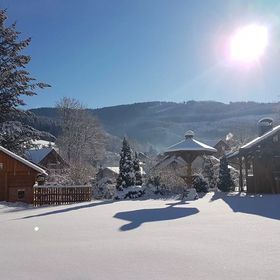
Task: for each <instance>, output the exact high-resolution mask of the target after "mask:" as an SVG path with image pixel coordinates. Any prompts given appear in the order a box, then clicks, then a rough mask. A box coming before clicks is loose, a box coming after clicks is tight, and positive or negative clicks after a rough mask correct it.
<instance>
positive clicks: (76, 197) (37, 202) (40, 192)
mask: <svg viewBox="0 0 280 280" xmlns="http://www.w3.org/2000/svg"><path fill="white" fill-rule="evenodd" d="M91 197H92V187H91V186H89V185H82V186H34V198H33V204H34V206H41V205H61V204H70V203H75V202H83V201H90V200H91Z"/></svg>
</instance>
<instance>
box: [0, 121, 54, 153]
mask: <svg viewBox="0 0 280 280" xmlns="http://www.w3.org/2000/svg"><path fill="white" fill-rule="evenodd" d="M38 139H46V140H49V141H54V140H55V137H54V136H52V135H51V134H49V133H47V132H44V131H38V130H37V129H35V128H33V127H31V126H29V125H23V124H22V123H21V122H17V121H7V122H3V123H0V145H1V146H3V147H5V148H6V149H8V150H9V151H12V152H14V153H16V154H18V155H20V156H23V155H24V153H25V150H27V149H30V148H33V147H34V146H36V145H35V144H34V143H33V142H32V141H31V140H38Z"/></svg>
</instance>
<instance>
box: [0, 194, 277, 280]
mask: <svg viewBox="0 0 280 280" xmlns="http://www.w3.org/2000/svg"><path fill="white" fill-rule="evenodd" d="M279 260H280V196H279V195H275V196H273V195H266V196H254V197H250V196H247V197H244V196H239V195H235V196H225V195H223V194H220V193H216V194H214V193H208V194H207V195H205V196H204V197H203V198H201V199H199V200H196V201H191V202H186V203H183V202H180V201H176V200H172V199H167V200H163V199H158V200H142V201H141V200H136V201H119V202H113V203H112V202H101V201H92V202H87V203H79V204H73V205H67V206H56V207H43V208H33V207H28V208H26V206H17V205H14V204H7V203H3V202H2V203H1V202H0V279H3V280H9V279H13V280H14V279H15V280H16V279H26V280H32V279H36V280H38V279H40V280H42V279H51V280H53V279H75V280H80V279H81V280H83V279H94V280H99V279H104V280H105V279H106V280H108V279H114V280H115V279H122V280H123V279H127V280H130V279H132V280H134V279H147V280H151V279H160V280H164V279H172V280H173V279H191V280H193V279H194V280H199V279H203V280H211V279H215V280H218V279H223V280H231V279H235V280H236V279H246V280H247V279H252V280H253V279H254V280H256V279H262V280H264V279H270V280H272V279H280V263H279Z"/></svg>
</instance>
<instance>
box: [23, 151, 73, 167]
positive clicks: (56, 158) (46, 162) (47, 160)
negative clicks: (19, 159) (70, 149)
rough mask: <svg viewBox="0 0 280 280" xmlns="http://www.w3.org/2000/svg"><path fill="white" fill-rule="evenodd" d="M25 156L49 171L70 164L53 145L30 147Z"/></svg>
mask: <svg viewBox="0 0 280 280" xmlns="http://www.w3.org/2000/svg"><path fill="white" fill-rule="evenodd" d="M25 158H26V159H28V160H29V161H31V162H33V163H35V164H36V165H39V166H41V167H43V168H46V169H47V170H49V171H53V170H61V169H65V168H69V164H68V163H67V162H66V161H65V160H64V159H63V158H62V157H61V156H60V154H59V153H58V152H57V151H56V150H55V149H54V148H53V147H44V148H41V149H30V150H28V151H27V152H26V154H25Z"/></svg>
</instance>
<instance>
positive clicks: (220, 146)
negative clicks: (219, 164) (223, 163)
mask: <svg viewBox="0 0 280 280" xmlns="http://www.w3.org/2000/svg"><path fill="white" fill-rule="evenodd" d="M205 143H206V144H207V145H208V146H210V147H213V148H215V149H216V150H217V152H216V153H215V154H214V155H215V157H217V158H221V157H222V156H223V155H224V154H225V153H226V152H227V151H230V146H229V144H228V143H227V141H226V140H224V139H218V140H206V141H205Z"/></svg>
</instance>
